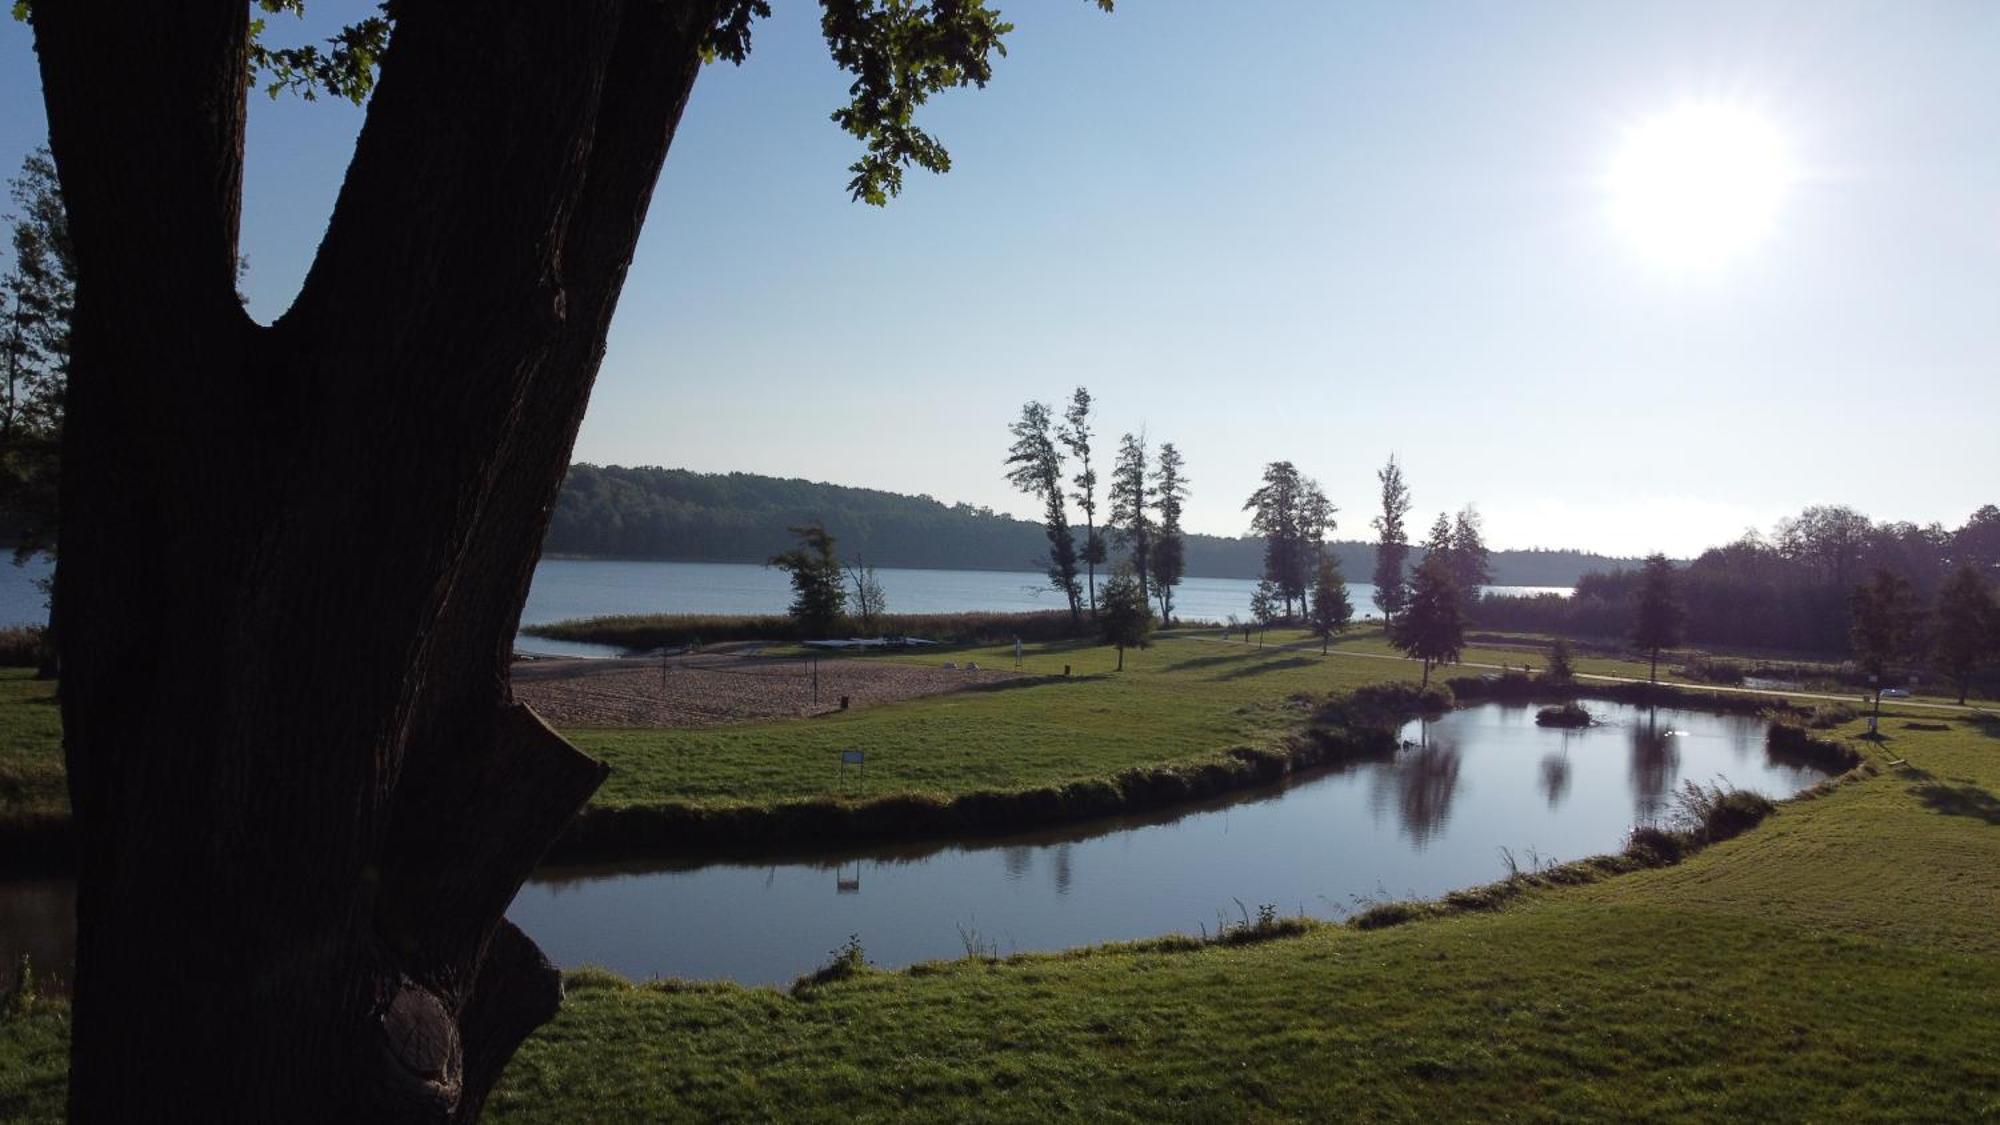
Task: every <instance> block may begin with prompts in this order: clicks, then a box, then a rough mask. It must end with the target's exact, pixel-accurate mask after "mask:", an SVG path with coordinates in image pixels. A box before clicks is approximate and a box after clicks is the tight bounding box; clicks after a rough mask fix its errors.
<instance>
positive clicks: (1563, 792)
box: [1542, 731, 1569, 811]
mask: <svg viewBox="0 0 2000 1125" xmlns="http://www.w3.org/2000/svg"><path fill="white" fill-rule="evenodd" d="M1542 795H1543V796H1545V797H1547V798H1548V801H1549V809H1550V811H1554V810H1555V809H1557V808H1560V807H1561V806H1562V803H1563V798H1564V797H1567V796H1568V795H1569V732H1568V731H1564V732H1563V748H1562V749H1561V750H1559V751H1557V752H1556V753H1553V754H1544V755H1542Z"/></svg>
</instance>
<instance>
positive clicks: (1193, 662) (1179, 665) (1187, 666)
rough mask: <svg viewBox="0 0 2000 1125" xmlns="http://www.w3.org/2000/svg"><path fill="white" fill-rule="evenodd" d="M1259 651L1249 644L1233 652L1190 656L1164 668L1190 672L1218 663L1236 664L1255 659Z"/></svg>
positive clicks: (1169, 670) (1172, 670)
mask: <svg viewBox="0 0 2000 1125" xmlns="http://www.w3.org/2000/svg"><path fill="white" fill-rule="evenodd" d="M1261 651H1262V650H1261V649H1259V648H1257V647H1256V646H1255V645H1251V646H1248V647H1245V648H1240V649H1237V650H1235V651H1233V652H1224V653H1218V654H1216V655H1214V656H1190V657H1188V658H1187V659H1186V660H1176V661H1174V662H1173V663H1172V664H1169V665H1167V666H1166V668H1165V669H1164V670H1165V671H1168V672H1190V671H1193V670H1194V669H1197V668H1213V667H1215V666H1216V665H1218V664H1237V663H1241V662H1242V661H1245V660H1251V659H1255V658H1256V656H1257V654H1258V653H1259V652H1261Z"/></svg>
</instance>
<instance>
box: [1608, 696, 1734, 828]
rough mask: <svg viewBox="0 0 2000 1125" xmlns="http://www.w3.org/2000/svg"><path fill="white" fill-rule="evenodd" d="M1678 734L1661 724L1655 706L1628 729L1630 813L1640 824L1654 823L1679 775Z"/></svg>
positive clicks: (1668, 726)
mask: <svg viewBox="0 0 2000 1125" xmlns="http://www.w3.org/2000/svg"><path fill="white" fill-rule="evenodd" d="M1680 733H1681V732H1679V731H1676V730H1674V729H1673V726H1672V725H1671V724H1668V725H1665V726H1662V725H1661V723H1660V712H1659V709H1658V708H1656V707H1649V708H1647V709H1646V713H1645V717H1644V718H1642V719H1640V720H1639V721H1638V722H1635V723H1633V724H1632V726H1631V739H1632V767H1631V776H1632V811H1633V815H1635V816H1636V817H1637V818H1638V820H1639V822H1640V823H1642V824H1643V823H1649V822H1652V821H1656V820H1658V819H1659V818H1660V814H1662V813H1664V812H1665V811H1666V808H1667V797H1668V795H1669V794H1670V793H1672V792H1673V788H1674V782H1675V781H1676V780H1677V779H1679V777H1680V773H1681V755H1680V747H1679V745H1678V743H1677V741H1676V739H1677V736H1679V734H1680ZM1724 745H1725V746H1726V745H1728V743H1727V742H1725V743H1724Z"/></svg>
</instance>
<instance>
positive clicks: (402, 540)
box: [34, 0, 715, 1121]
mask: <svg viewBox="0 0 2000 1125" xmlns="http://www.w3.org/2000/svg"><path fill="white" fill-rule="evenodd" d="M115 7H116V10H115V11H113V10H108V9H107V8H106V7H105V6H103V5H86V4H81V3H75V2H64V0H42V2H39V3H37V4H36V5H35V6H34V21H35V33H36V46H37V50H38V51H39V53H40V56H41V67H42V77H43V84H44V89H45V96H46V100H47V105H48V116H49V127H50V139H51V145H52V147H53V149H54V152H55V156H56V160H57V164H58V167H59V169H60V172H61V178H62V182H63V189H64V194H65V198H66V199H67V201H68V203H69V207H70V219H71V230H72V233H73V237H74V239H75V244H76V251H77V268H78V282H79V285H78V305H77V313H76V321H75V337H74V368H73V372H72V375H71V381H70V392H69V395H70V397H69V401H68V411H69V414H68V424H67V431H66V437H65V442H66V444H65V448H64V451H63V466H62V488H63V496H62V510H63V513H64V520H63V527H62V531H61V544H60V554H61V558H62V567H61V570H60V571H59V572H58V578H57V583H58V589H57V597H56V602H55V605H56V607H57V614H58V620H57V622H56V636H57V637H58V638H59V643H60V645H61V657H62V666H63V674H64V682H63V691H62V710H63V722H64V727H65V737H66V746H67V756H68V766H69V779H70V791H71V799H72V804H73V808H74V812H75V817H76V826H77V832H78V839H79V844H80V854H79V857H78V868H79V873H78V901H77V914H78V922H79V928H78V948H77V965H76V978H75V996H74V1009H73V1031H72V1075H71V1085H70V1107H71V1111H72V1113H73V1115H74V1116H76V1117H78V1118H80V1119H89V1120H116V1121H128V1120H143V1119H151V1118H159V1117H173V1118H176V1119H187V1120H265V1121H268V1120H286V1121H300V1120H378V1121H460V1120H468V1119H470V1118H472V1117H474V1116H476V1115H477V1113H478V1110H479V1107H480V1105H481V1104H482V1102H483V1100H484V1098H485V1096H486V1093H487V1091H488V1089H489V1088H490V1086H491V1085H492V1083H493V1081H494V1080H495V1078H497V1076H498V1075H499V1073H500V1070H501V1068H502V1067H503V1066H504V1064H505V1063H506V1061H507V1059H508V1057H509V1056H510V1055H511V1054H512V1053H513V1051H514V1048H515V1047H516V1046H517V1045H518V1044H519V1042H520V1041H521V1039H522V1038H524V1037H525V1036H526V1035H527V1034H528V1033H529V1032H530V1031H531V1030H533V1028H534V1027H535V1026H537V1025H538V1024H539V1023H541V1022H542V1021H543V1020H545V1019H547V1018H548V1017H549V1016H550V1015H551V1014H552V1013H553V1012H554V1009H555V1006H556V1003H557V1002H558V1000H559V998H560V995H561V984H560V978H559V976H558V975H557V974H556V973H555V971H554V970H553V969H551V968H550V966H549V965H548V963H547V962H546V961H545V960H544V959H543V958H542V956H541V954H540V953H539V951H537V950H536V949H535V947H534V945H533V943H532V942H530V941H528V940H527V939H526V938H525V937H524V936H523V935H521V934H520V933H519V932H518V931H515V930H514V929H513V928H512V927H511V926H508V925H507V924H506V923H505V922H504V921H503V920H502V912H503V911H504V910H505V908H506V905H507V903H508V902H509V901H510V900H511V899H512V897H513V895H514V893H515V891H516V890H517V889H518V888H519V886H520V884H521V882H522V880H523V879H524V878H525V877H526V876H527V874H528V872H529V870H530V869H531V867H532V866H533V864H534V863H535V862H536V860H537V859H538V858H539V857H540V855H541V854H542V853H543V851H544V849H545V848H546V847H547V846H548V844H549V843H550V842H551V841H552V840H553V839H554V838H555V836H556V835H557V834H558V833H559V832H560V831H561V830H562V829H563V827H564V825H565V824H567V822H568V821H569V819H570V818H571V817H572V816H573V815H574V813H575V811H576V810H577V809H578V808H579V807H580V806H581V805H582V803H583V802H584V801H585V800H587V799H588V797H589V795H590V793H591V792H592V791H593V790H594V789H595V788H596V787H597V785H598V784H599V782H600V781H601V780H602V778H603V775H604V767H603V766H601V765H600V764H598V763H596V762H593V761H591V760H590V759H588V758H586V757H584V756H583V755H582V754H580V753H578V752H577V751H575V750H574V749H572V748H571V747H569V746H568V745H567V744H566V743H564V742H563V741H562V739H560V738H559V737H557V736H556V735H554V734H553V733H552V732H550V731H549V730H548V728H547V727H545V726H543V725H542V724H541V722H540V721H539V720H538V719H536V718H535V716H534V715H533V714H532V713H530V712H529V711H528V710H527V708H525V707H524V706H521V705H519V704H516V703H514V702H513V701H512V698H511V694H510V690H509V685H508V661H509V655H510V650H511V644H512V638H513V635H514V631H515V627H516V625H517V623H518V619H519V615H520V608H521V603H522V600H523V598H524V597H525V595H526V592H527V587H528V581H529V577H530V575H531V573H532V570H533V566H534V562H535V559H536V556H537V553H538V551H539V545H540V542H541V538H542V533H543V531H544V530H545V525H546V522H547V519H548V514H549V511H550V508H551V507H552V505H553V502H554V498H555V495H556V491H557V488H558V487H559V485H560V482H561V477H562V472H563V468H564V466H565V465H566V464H567V462H568V459H569V454H570V448H571V444H572V442H573V441H574V438H575V435H576V430H577V426H578V424H579V423H580V421H581V419H582V416H583V410H584V404H585V401H586V399H587V397H588V394H589V390H590V385H591V382H592V380H593V379H594V377H595V375H596V372H597V368H598V363H599V360H600V358H601V356H602V353H603V349H604V339H605V333H606V329H607V326H608V324H609V322H610V318H611V314H612V310H613V307H614V305H615V304H616V301H617V297H618V292H619V288H620V286H621V284H622V282H623V280H624V276H625V271H626V267H627V265H628V264H629V262H630V260H631V256H632V251H633V246H634V244H635V242H636V240H637V237H638V234H639V227H640V223H641V220H642V218H643V216H644V214H645V210H646V206H647V203H648V200H649V198H650V195H651V192H652V188H653V184H654V181H655V178H656V177H657V175H658V172H659V169H660V165H661V162H662V160H663V159H664V158H665V155H666V151H667V146H668V144H669V142H670V140H671V138H672V135H673V131H674V128H675V125H676V123H677V122H678V120H679V117H680V113H681V110H682V107H683V106H684V105H685V103H686V99H687V95H688V91H689V89H690V88H691V86H692V84H693V81H694V77H695V73H696V70H697V69H698V66H699V53H698V44H699V40H700V36H701V33H702V32H703V31H704V30H705V29H706V28H707V27H709V26H710V25H712V23H713V21H714V16H715V13H714V7H715V5H714V3H712V2H710V0H674V2H662V0H513V2H506V3H493V4H477V5H474V4H455V3H444V2H422V0H401V2H399V3H398V4H397V5H396V15H397V19H398V24H397V29H396V32H395V36H394V41H393V43H392V44H391V46H390V49H389V51H388V53H387V54H386V56H385V58H384V61H383V65H382V70H381V77H380V84H379V86H378V87H377V90H376V93H375V97H374V101H373V103H372V105H371V106H370V109H369V113H368V120H367V123H366V125H365V127H364V128H363V131H362V134H361V137H360V140H359V143H358V146H357V149H356V152H355V156H354V161H353V164H352V166H351V167H350V169H349V171H348V175H347V180H346V183H345V185H344V186H343V188H342V190H341V193H340V197H339V202H338V204H337V206H336V208H335V211H334V215H333V218H332V221H331V223H330V225H329V227H328V230H327V234H326V238H325V241H324V242H323V243H322V245H321V247H320V252H319V256H318V259H317V261H316V262H315V264H314V266H313V268H312V270H311V273H310V275H309V277H308V279H307V281H306V284H305V286H304V288H303V290H302V292H301V294H300V296H299V298H298V301H297V303H296V304H295V305H294V307H293V308H292V309H291V311H289V312H288V313H287V314H286V315H285V316H284V317H283V318H282V319H281V320H279V321H278V322H277V323H276V324H274V325H272V326H270V327H268V328H267V327H261V326H258V325H256V324H255V323H253V322H252V321H250V320H249V319H248V318H247V317H246V316H245V314H244V312H243V310H242V309H241V307H240V306H239V305H238V303H237V301H236V298H235V294H234V281H235V268H234V267H235V262H236V253H237V226H238V218H239V208H240V194H241V186H242V148H243V135H244V133H243V130H244V110H245V65H246V62H245V59H246V49H247V19H248V13H247V11H246V4H245V3H244V2H243V0H200V2H192V0H191V2H188V3H175V4H128V5H117V6H115Z"/></svg>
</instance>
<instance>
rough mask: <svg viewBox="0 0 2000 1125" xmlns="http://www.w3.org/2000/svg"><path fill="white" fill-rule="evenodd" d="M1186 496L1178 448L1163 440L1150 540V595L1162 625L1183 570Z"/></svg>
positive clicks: (1169, 617) (1156, 469)
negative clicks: (1156, 520) (1156, 521)
mask: <svg viewBox="0 0 2000 1125" xmlns="http://www.w3.org/2000/svg"><path fill="white" fill-rule="evenodd" d="M1187 497H1188V482H1187V474H1186V472H1185V470H1184V468H1183V463H1182V461H1181V451H1180V450H1178V449H1176V448H1174V443H1173V442H1167V443H1166V444H1164V445H1162V446H1160V459H1159V461H1158V462H1157V463H1156V464H1155V466H1154V469H1153V503H1154V505H1155V506H1156V508H1157V510H1158V511H1159V513H1160V530H1159V534H1158V535H1157V536H1156V537H1155V538H1154V541H1153V558H1152V569H1153V596H1154V597H1156V598H1158V599H1159V602H1160V623H1161V624H1162V625H1164V624H1167V623H1168V622H1170V621H1172V620H1173V616H1174V587H1176V586H1178V585H1180V584H1181V576H1182V575H1183V574H1185V573H1186V572H1187V540H1186V538H1185V536H1184V535H1183V534H1182V532H1181V509H1182V507H1183V506H1185V505H1186V503H1187Z"/></svg>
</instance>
